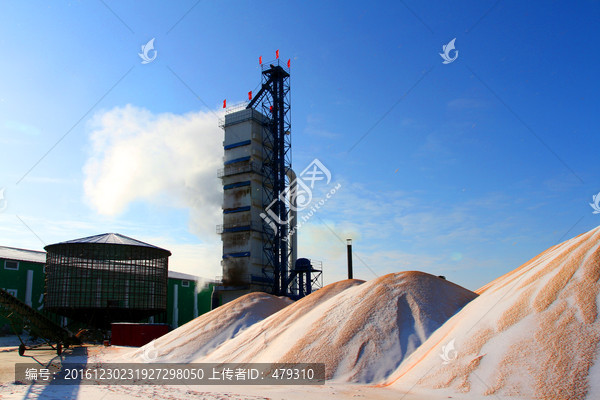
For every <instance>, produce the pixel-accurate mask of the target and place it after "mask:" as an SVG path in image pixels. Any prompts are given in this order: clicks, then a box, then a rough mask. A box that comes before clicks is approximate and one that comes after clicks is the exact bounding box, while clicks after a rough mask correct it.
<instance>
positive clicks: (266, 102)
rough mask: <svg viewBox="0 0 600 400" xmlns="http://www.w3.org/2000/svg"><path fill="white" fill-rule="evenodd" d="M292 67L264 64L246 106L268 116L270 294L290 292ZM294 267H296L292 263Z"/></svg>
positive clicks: (266, 268) (265, 142)
mask: <svg viewBox="0 0 600 400" xmlns="http://www.w3.org/2000/svg"><path fill="white" fill-rule="evenodd" d="M290 105H291V103H290V74H289V70H288V71H286V69H285V68H284V67H283V66H281V65H280V64H279V60H276V61H275V62H274V63H270V64H263V65H262V85H261V88H260V90H259V92H258V93H257V94H256V96H255V97H254V98H253V99H252V100H251V101H250V103H249V104H248V106H247V107H246V108H254V109H260V111H261V113H262V114H263V115H265V116H267V121H266V122H265V123H264V124H263V129H264V134H263V165H262V169H261V174H262V177H263V187H264V188H265V189H266V190H264V191H263V196H264V198H263V201H264V202H263V204H265V206H266V209H265V211H266V213H265V217H264V218H263V225H264V226H263V230H262V234H263V235H264V243H265V246H264V249H263V258H264V268H263V274H264V276H265V278H267V279H268V280H270V281H271V282H272V289H271V293H272V294H275V295H278V296H286V295H289V294H292V293H290V292H289V284H290V281H289V270H290V266H289V265H288V264H289V259H290V253H291V250H292V249H291V247H290V242H289V240H288V232H289V227H290V210H289V207H288V205H287V204H286V198H289V193H288V192H289V187H290V186H289V183H290V182H289V180H287V181H286V179H287V178H286V175H287V173H288V171H289V170H290V169H291V165H292V160H291V134H290V132H291V118H290V117H291V112H290ZM291 267H292V268H293V266H291Z"/></svg>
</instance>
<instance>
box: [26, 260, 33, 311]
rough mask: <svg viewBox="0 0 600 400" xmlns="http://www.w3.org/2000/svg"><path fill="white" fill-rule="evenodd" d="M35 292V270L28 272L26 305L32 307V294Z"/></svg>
mask: <svg viewBox="0 0 600 400" xmlns="http://www.w3.org/2000/svg"><path fill="white" fill-rule="evenodd" d="M32 290H33V270H32V269H29V270H27V285H26V286H25V304H27V305H28V306H29V307H31V305H32V302H31V293H32Z"/></svg>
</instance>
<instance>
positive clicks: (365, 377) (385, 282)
mask: <svg viewBox="0 0 600 400" xmlns="http://www.w3.org/2000/svg"><path fill="white" fill-rule="evenodd" d="M342 289H343V290H342ZM475 297H477V295H476V294H475V293H473V292H471V291H469V290H467V289H464V288H462V287H460V286H458V285H455V284H453V283H451V282H448V281H446V280H443V279H440V278H438V277H435V276H433V275H429V274H425V273H422V272H401V273H395V274H389V275H386V276H383V277H380V278H378V279H374V280H372V281H369V282H366V283H362V284H361V281H341V282H337V283H335V284H332V285H329V286H327V287H325V288H323V289H321V290H319V291H317V292H315V293H314V294H311V295H310V296H307V297H305V298H303V299H301V300H299V301H297V302H296V303H294V304H292V305H290V306H288V307H286V308H285V309H283V310H281V311H280V312H278V313H276V314H274V315H272V316H271V317H269V318H267V319H265V320H264V321H262V322H259V323H257V324H255V325H253V326H252V327H250V328H248V329H247V330H246V331H244V332H242V333H241V334H240V335H238V336H236V337H235V338H233V339H231V340H228V341H227V342H225V343H223V345H221V346H219V348H217V349H215V351H213V352H211V353H210V354H206V355H203V356H202V357H198V358H196V359H195V360H194V361H195V362H323V363H325V364H326V375H327V378H328V379H335V380H338V381H351V382H373V381H378V380H381V379H383V378H385V377H387V376H388V375H389V374H390V373H391V372H392V371H394V370H395V369H396V368H397V367H398V365H399V364H400V362H401V361H402V360H403V359H404V358H405V357H406V356H408V355H409V354H411V353H412V352H413V351H414V350H415V349H416V348H418V347H419V345H421V343H422V342H424V341H425V340H426V339H427V337H429V335H431V333H433V332H434V331H435V330H436V329H437V328H439V327H440V326H441V325H442V324H443V323H444V322H445V321H446V320H447V319H448V318H450V317H451V316H452V315H454V314H455V313H456V312H457V311H458V310H460V309H461V308H462V307H463V306H464V305H465V304H467V303H468V302H469V301H471V300H472V299H474V298H475Z"/></svg>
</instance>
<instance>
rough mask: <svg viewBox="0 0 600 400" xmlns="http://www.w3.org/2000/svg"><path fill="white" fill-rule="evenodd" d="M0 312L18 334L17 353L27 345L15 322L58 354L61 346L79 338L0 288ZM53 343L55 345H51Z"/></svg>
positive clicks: (77, 341) (22, 350)
mask: <svg viewBox="0 0 600 400" xmlns="http://www.w3.org/2000/svg"><path fill="white" fill-rule="evenodd" d="M0 313H1V314H2V315H3V316H4V317H6V318H7V319H8V320H9V321H10V323H11V325H12V328H13V330H14V332H15V334H16V335H17V336H18V338H19V341H20V342H21V345H20V346H19V355H20V356H22V355H23V354H25V350H26V349H27V347H26V346H25V343H24V342H23V339H21V335H20V334H19V333H18V332H17V324H19V323H20V325H21V326H22V327H23V328H26V329H27V330H28V331H29V333H30V334H31V335H32V336H35V337H39V338H41V339H44V340H45V341H46V343H48V345H49V346H50V347H52V348H53V349H54V350H56V353H57V354H58V355H60V354H61V353H62V348H63V346H65V348H68V347H69V346H70V345H73V344H79V343H80V342H79V339H78V338H77V337H76V336H75V335H73V334H72V333H71V332H69V331H68V330H67V329H65V328H63V327H62V326H60V325H58V324H57V323H55V322H54V321H52V320H51V319H50V318H48V317H47V316H46V315H44V314H42V313H41V312H39V311H38V310H36V309H34V308H32V307H30V306H29V305H27V304H25V303H24V302H22V301H21V300H19V299H17V298H16V297H15V296H13V295H12V294H10V293H8V292H7V291H6V290H4V289H0ZM52 343H55V346H53V345H52Z"/></svg>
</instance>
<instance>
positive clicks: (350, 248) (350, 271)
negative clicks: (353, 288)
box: [346, 239, 352, 279]
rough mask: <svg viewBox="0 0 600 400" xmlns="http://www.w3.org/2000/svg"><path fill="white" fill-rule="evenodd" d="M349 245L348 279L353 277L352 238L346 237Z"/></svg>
mask: <svg viewBox="0 0 600 400" xmlns="http://www.w3.org/2000/svg"><path fill="white" fill-rule="evenodd" d="M346 244H347V247H348V279H352V239H346Z"/></svg>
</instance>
